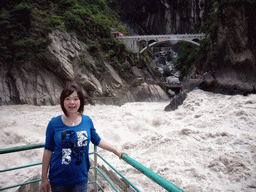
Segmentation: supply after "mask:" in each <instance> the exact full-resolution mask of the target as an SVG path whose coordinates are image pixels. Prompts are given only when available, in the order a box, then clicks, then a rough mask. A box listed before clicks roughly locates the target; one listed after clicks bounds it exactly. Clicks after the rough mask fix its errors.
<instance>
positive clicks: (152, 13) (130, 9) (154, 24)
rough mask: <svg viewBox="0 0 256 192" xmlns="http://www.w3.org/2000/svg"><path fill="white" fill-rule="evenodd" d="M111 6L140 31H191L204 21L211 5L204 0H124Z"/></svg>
mask: <svg viewBox="0 0 256 192" xmlns="http://www.w3.org/2000/svg"><path fill="white" fill-rule="evenodd" d="M127 5H129V6H127ZM110 6H111V7H112V8H113V9H115V10H116V11H117V12H119V14H120V16H121V19H122V20H123V21H124V22H126V23H128V24H129V25H130V26H131V28H133V29H134V31H135V32H136V33H138V34H184V33H190V32H192V31H193V30H194V29H195V28H196V27H197V26H199V25H200V24H201V23H202V22H203V20H204V16H205V14H206V12H207V8H208V4H207V1H205V0H192V1H187V0H185V1H184V0H183V1H181V0H176V1H172V0H160V1H155V0H139V1H138V0H121V1H119V6H115V4H114V3H111V4H110Z"/></svg>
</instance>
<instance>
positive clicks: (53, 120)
mask: <svg viewBox="0 0 256 192" xmlns="http://www.w3.org/2000/svg"><path fill="white" fill-rule="evenodd" d="M59 122H61V115H59V116H56V117H53V118H52V119H51V120H50V122H49V123H59Z"/></svg>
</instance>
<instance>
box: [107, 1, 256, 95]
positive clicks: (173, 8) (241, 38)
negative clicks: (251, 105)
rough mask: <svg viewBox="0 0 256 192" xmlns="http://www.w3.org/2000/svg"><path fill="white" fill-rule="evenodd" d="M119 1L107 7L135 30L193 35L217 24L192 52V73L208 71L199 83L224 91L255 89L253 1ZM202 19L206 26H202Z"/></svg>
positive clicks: (214, 89) (206, 88) (145, 32)
mask: <svg viewBox="0 0 256 192" xmlns="http://www.w3.org/2000/svg"><path fill="white" fill-rule="evenodd" d="M119 2H120V5H119V6H114V4H113V3H112V4H110V6H112V8H113V9H115V10H116V11H118V12H119V14H120V15H121V18H122V19H123V21H124V22H127V23H128V25H130V26H131V27H132V28H134V29H135V32H136V33H139V34H175V33H192V32H193V31H195V30H196V31H197V32H198V31H199V30H202V31H199V32H203V33H207V31H211V30H212V29H211V28H212V27H213V28H215V27H216V28H217V30H216V31H215V32H214V33H215V34H214V35H213V36H212V37H209V38H210V40H209V42H208V47H207V48H205V50H202V51H201V53H200V54H198V56H197V61H196V63H197V64H196V72H197V73H199V74H205V73H207V74H208V75H207V76H206V78H207V80H206V81H204V82H203V83H202V84H201V85H200V87H201V88H202V89H205V90H209V91H214V92H225V93H229V94H236V93H242V94H247V93H250V92H255V82H256V81H255V72H256V71H255V56H256V55H255V46H256V44H255V42H256V41H255V37H256V32H255V31H256V28H255V19H256V18H255V3H254V2H253V1H226V2H229V3H223V2H225V1H215V2H214V1H211V2H210V1H204V0H192V1H187V0H182V1H181V0H176V1H170V0H161V1H153V0H149V1H145V0H139V1H136V0H132V1H130V0H129V1H128V0H121V1H119ZM128 2H129V6H127V4H128ZM214 6H215V7H214ZM204 23H207V24H205V25H204V26H205V27H204V29H202V28H203V27H201V26H202V25H203V24H204ZM207 35H209V34H208V33H207ZM209 36H210V35H209ZM206 49H207V50H206ZM214 62H215V63H214ZM216 62H217V63H216Z"/></svg>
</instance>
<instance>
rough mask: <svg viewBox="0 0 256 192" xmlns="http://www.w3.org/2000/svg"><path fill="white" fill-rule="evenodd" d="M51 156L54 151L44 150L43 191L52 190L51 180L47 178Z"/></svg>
mask: <svg viewBox="0 0 256 192" xmlns="http://www.w3.org/2000/svg"><path fill="white" fill-rule="evenodd" d="M51 157H52V152H51V151H49V150H44V154H43V162H42V184H41V187H42V190H43V192H49V191H50V182H49V180H48V178H47V174H48V169H49V165H50V161H51Z"/></svg>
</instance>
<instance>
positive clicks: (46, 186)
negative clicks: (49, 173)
mask: <svg viewBox="0 0 256 192" xmlns="http://www.w3.org/2000/svg"><path fill="white" fill-rule="evenodd" d="M41 188H42V190H43V192H49V191H50V188H51V187H50V181H49V180H48V179H42V184H41Z"/></svg>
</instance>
